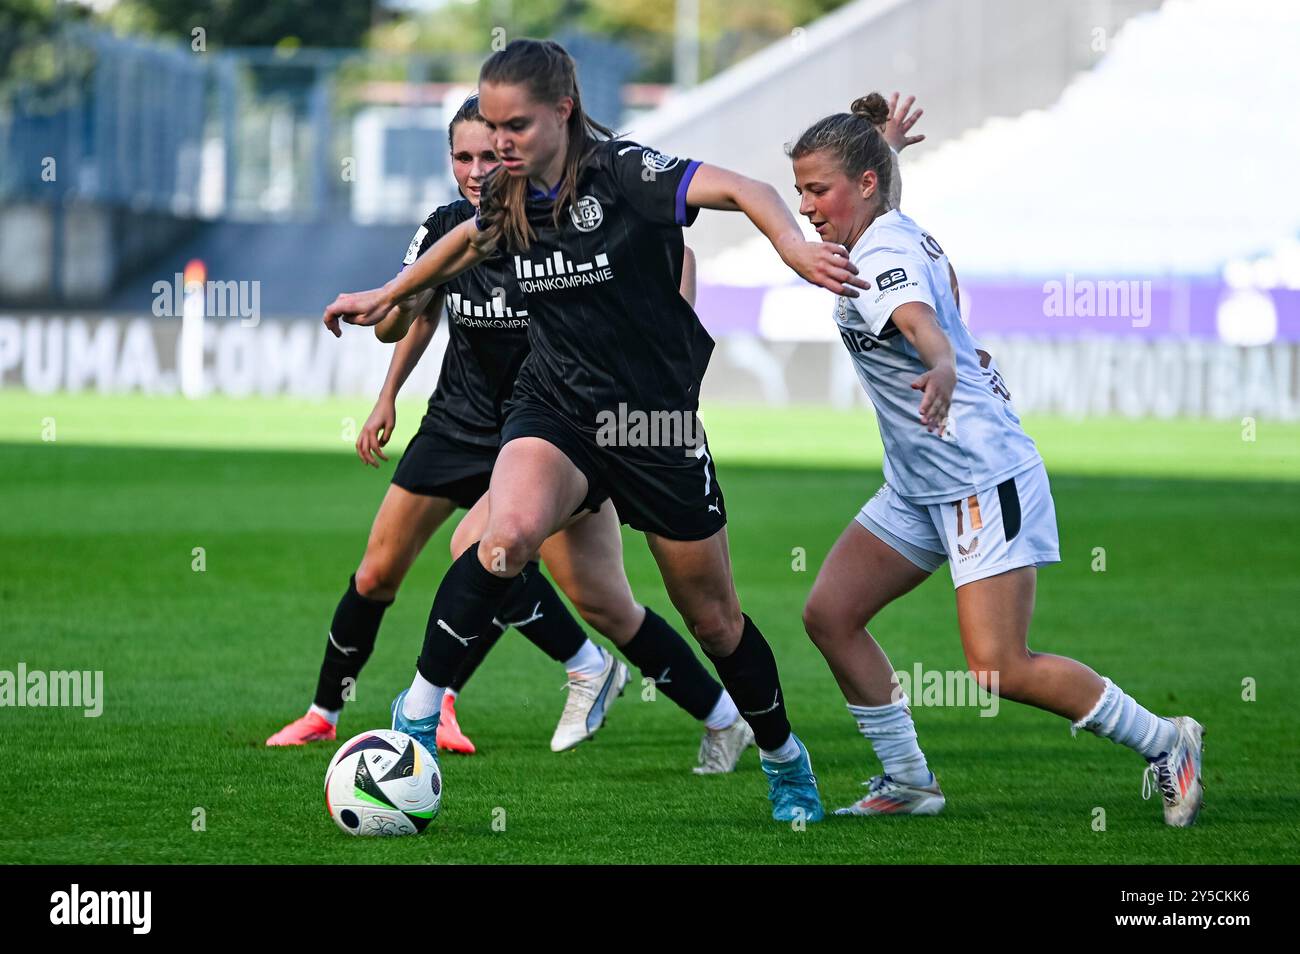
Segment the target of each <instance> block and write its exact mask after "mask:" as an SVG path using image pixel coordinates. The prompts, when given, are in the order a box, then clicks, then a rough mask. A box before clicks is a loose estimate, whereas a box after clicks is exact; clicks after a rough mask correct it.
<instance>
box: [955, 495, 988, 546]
mask: <svg viewBox="0 0 1300 954" xmlns="http://www.w3.org/2000/svg"><path fill="white" fill-rule="evenodd" d="M963 503H964V504H966V509H967V511H969V513H970V528H971V529H972V530H978V529H979V528H980V527H982V526H984V521H983V520H981V519H980V499H979V497H977V496H975V495H974V494H971V495H970V496H969V497H967V498H966V499H965V500H954V501H953V502H952V505H953V507H954V508H956V510H957V536H959V537H960V536H961V535H962V534H963V533H965V531H964V530H963V529H962V515H961V505H962V504H963Z"/></svg>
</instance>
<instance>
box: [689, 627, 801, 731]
mask: <svg viewBox="0 0 1300 954" xmlns="http://www.w3.org/2000/svg"><path fill="white" fill-rule="evenodd" d="M744 619H745V628H744V629H743V630H741V632H740V642H739V643H738V644H737V646H736V651H735V652H733V653H732V654H731V655H730V656H714V655H712V654H710V653H708V652H706V653H705V655H706V656H708V657H709V659H711V660H712V661H713V668H714V669H716V670H717V671H718V678H720V679H721V680H722V684H723V685H724V686H726V687H727V692H729V693H731V698H732V699H734V700H735V702H736V707H737V708H739V709H740V715H741V717H742V718H743V719H744V720H745V721H746V722H748V723H749V727H750V728H751V729H753V730H754V741H755V742H757V743H758V747H759V748H760V749H764V750H766V751H768V752H774V751H776V750H777V749H779V748H780V747H781V746H783V745H785V742H786V739H788V738H789V737H790V720H789V719H787V718H786V714H785V698H784V696H782V695H781V677H780V675H779V674H778V673H777V671H776V658H775V657H774V656H773V655H772V647H771V646H769V645H768V644H767V640H766V639H764V638H763V634H762V633H760V632H759V631H758V627H757V626H755V625H754V621H753V620H752V619H750V618H749V617H748V616H746V617H744Z"/></svg>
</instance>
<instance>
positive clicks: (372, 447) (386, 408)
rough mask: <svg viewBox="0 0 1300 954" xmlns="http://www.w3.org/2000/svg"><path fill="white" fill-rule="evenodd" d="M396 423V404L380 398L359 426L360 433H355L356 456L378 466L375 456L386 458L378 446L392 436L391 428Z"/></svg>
mask: <svg viewBox="0 0 1300 954" xmlns="http://www.w3.org/2000/svg"><path fill="white" fill-rule="evenodd" d="M396 425H397V407H396V405H394V404H393V402H392V401H387V400H384V399H382V398H381V399H380V400H379V401H378V403H376V404H375V409H374V410H373V411H371V412H370V416H369V417H368V418H366V423H365V424H363V425H362V426H361V433H360V434H358V435H357V456H358V457H360V458H361V461H362V463H366V464H369V465H370V466H371V467H378V466H379V461H378V460H375V457H379V458H380V460H384V461H387V460H388V458H387V457H386V456H385V455H384V452H383V451H382V450H381V449H380V448H382V447H384V446H385V445H386V444H387V443H388V440H389V438H391V437H392V436H393V428H394V427H395V426H396Z"/></svg>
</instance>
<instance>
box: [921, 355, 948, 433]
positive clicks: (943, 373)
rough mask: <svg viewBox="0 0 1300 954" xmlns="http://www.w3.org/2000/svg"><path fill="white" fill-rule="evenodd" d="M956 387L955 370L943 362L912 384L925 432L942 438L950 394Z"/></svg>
mask: <svg viewBox="0 0 1300 954" xmlns="http://www.w3.org/2000/svg"><path fill="white" fill-rule="evenodd" d="M956 387H957V369H956V368H954V367H953V366H952V365H951V364H950V363H948V362H947V361H945V362H944V363H943V364H938V365H935V366H934V367H933V368H931V369H930V370H929V371H927V372H925V374H923V375H921V376H920V377H919V378H917V379H916V380H915V381H913V382H912V388H913V390H916V391H921V392H923V393H922V395H921V423H922V424H924V425H925V429H926V430H927V431H934V432H935V433H936V434H938V435H939V436H940V437H942V436H943V429H944V425H945V424H946V423H947V421H948V409H949V408H951V407H952V392H953V389H954V388H956Z"/></svg>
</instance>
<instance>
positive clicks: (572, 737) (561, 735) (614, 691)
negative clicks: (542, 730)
mask: <svg viewBox="0 0 1300 954" xmlns="http://www.w3.org/2000/svg"><path fill="white" fill-rule="evenodd" d="M597 648H598V649H600V653H601V655H602V656H604V657H605V668H603V669H602V670H601V671H600V675H598V676H592V677H590V678H586V679H584V678H582V677H580V676H573V675H570V676H569V681H568V683H567V684H566V686H565V688H566V689H568V690H569V698H568V701H566V702H565V703H564V711H563V712H562V713H560V723H559V725H557V726H556V727H555V734H554V735H553V736H551V751H552V752H563V751H564V750H565V749H571V748H573V747H574V746H575V745H577V744H578V743H579V742H584V741H586V740H587V739H590V738H591V737H592V736H593V735H595V734H596V730H597V729H599V728H600V727H601V726H602V725H604V724H605V716H606V714H607V713H608V712H609V707H610V705H612V704H613V702H614V700H615V699H617V698H618V697H619V696H621V695H622V694H623V687H624V686H626V685H627V680H628V672H627V666H625V665H623V663H622V662H620V661H619V660H617V659H615V658H614V655H613V653H611V652H610V651H609V650H607V649H605V648H604V647H597Z"/></svg>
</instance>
